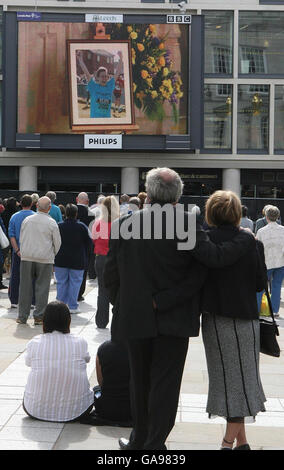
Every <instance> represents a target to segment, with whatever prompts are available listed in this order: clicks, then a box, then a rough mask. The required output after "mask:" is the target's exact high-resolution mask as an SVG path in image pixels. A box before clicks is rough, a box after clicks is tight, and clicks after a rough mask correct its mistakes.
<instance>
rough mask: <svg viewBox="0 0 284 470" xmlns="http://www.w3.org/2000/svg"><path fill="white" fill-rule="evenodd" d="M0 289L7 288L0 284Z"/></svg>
mask: <svg viewBox="0 0 284 470" xmlns="http://www.w3.org/2000/svg"><path fill="white" fill-rule="evenodd" d="M0 289H8V286H4V284H2V283H1V284H0Z"/></svg>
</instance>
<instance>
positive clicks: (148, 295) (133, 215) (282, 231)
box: [0, 168, 284, 450]
mask: <svg viewBox="0 0 284 470" xmlns="http://www.w3.org/2000/svg"><path fill="white" fill-rule="evenodd" d="M145 191H146V192H143V193H139V194H138V195H137V196H135V197H129V196H128V195H126V194H123V195H122V196H121V197H120V201H119V202H118V200H117V198H115V197H114V196H104V195H100V196H99V197H98V199H97V203H96V204H95V205H94V206H91V207H90V206H89V198H88V195H87V194H86V193H80V194H78V196H77V198H76V204H75V203H74V204H73V203H69V204H67V205H66V207H64V206H57V205H56V204H55V201H56V194H55V193H54V192H52V191H49V192H48V193H47V194H46V195H45V196H43V197H37V198H36V195H28V194H25V195H23V196H22V198H21V200H20V201H19V203H17V201H16V200H14V198H10V200H11V201H10V202H9V200H8V201H6V208H8V209H7V213H6V216H4V214H5V212H6V208H4V206H3V210H2V214H1V215H2V220H3V224H2V221H1V218H0V222H1V227H2V230H3V231H4V232H5V231H6V234H7V235H8V236H9V239H10V244H11V249H12V266H11V273H10V283H9V289H8V295H9V299H10V301H11V308H14V307H17V308H18V317H17V320H16V321H17V323H18V324H19V325H24V324H26V322H27V319H28V317H29V315H30V312H31V311H32V312H33V317H34V324H35V325H42V328H43V334H41V335H39V336H36V337H34V338H33V339H32V340H31V341H30V342H29V343H28V346H27V354H26V364H27V365H28V366H29V367H31V372H30V375H29V378H28V383H27V386H26V389H25V395H24V401H23V406H24V409H25V411H26V413H27V414H28V415H29V416H31V417H32V418H34V419H40V420H45V421H56V422H71V421H80V422H81V423H88V424H93V425H101V424H104V425H108V424H111V425H117V426H132V428H133V429H132V432H131V435H130V438H129V440H127V439H124V438H121V439H120V440H119V446H120V448H121V449H123V450H134V449H152V450H163V449H166V445H165V442H166V439H167V437H168V435H169V433H170V432H171V429H172V428H173V426H174V423H175V417H176V413H177V407H178V400H179V393H180V387H181V381H182V375H183V370H184V364H185V359H186V355H187V350H188V344H189V339H190V338H191V337H197V336H199V332H200V326H201V329H202V339H203V343H204V347H205V353H206V360H207V368H208V377H209V390H208V401H207V408H206V410H207V413H208V416H209V418H214V417H216V416H219V417H223V418H225V419H226V422H227V427H226V431H225V435H224V438H223V441H222V443H221V447H220V449H222V450H232V449H233V448H234V449H236V450H250V446H249V444H248V442H247V438H246V432H245V424H246V422H253V421H254V420H255V417H256V415H257V414H258V413H259V412H264V411H265V401H266V398H265V394H264V391H263V387H262V384H261V377H260V373H259V353H260V339H259V329H260V325H259V314H260V303H261V299H262V295H263V292H264V290H265V289H266V287H267V284H268V283H269V285H270V291H271V301H272V306H273V311H274V314H276V315H278V314H279V308H280V296H281V285H282V281H283V278H284V250H283V247H284V227H283V226H282V225H281V221H280V211H279V209H278V208H277V207H275V206H272V205H269V206H265V208H264V209H263V217H262V218H261V219H259V220H257V221H256V223H255V224H254V223H253V222H252V221H251V220H250V219H249V218H248V209H247V208H246V207H244V206H242V205H241V201H240V199H239V197H238V196H237V195H236V194H235V193H233V192H232V191H222V190H220V191H216V192H215V193H213V194H212V195H211V196H210V197H209V198H208V200H207V201H206V205H205V214H204V220H203V218H202V217H201V214H200V209H199V208H198V207H197V206H196V207H195V208H194V209H193V210H192V213H194V214H195V216H196V226H195V227H194V230H195V233H194V235H195V239H196V240H195V245H194V247H191V249H180V246H179V245H180V243H179V242H180V241H181V239H180V235H179V233H180V232H179V231H178V230H177V225H178V223H180V221H182V223H183V229H184V233H185V234H187V235H188V237H189V234H190V231H191V230H192V227H191V226H190V217H189V216H188V215H189V214H188V212H186V211H184V210H183V207H182V206H181V205H177V203H178V201H179V200H180V197H181V196H182V192H183V183H182V181H181V179H180V176H179V175H178V174H177V173H176V172H175V171H173V170H171V169H169V168H156V169H152V170H150V171H149V172H148V173H147V177H146V185H145ZM12 199H13V201H12ZM8 202H9V204H8ZM153 205H155V206H157V205H159V207H160V208H161V217H160V218H158V221H157V220H156V219H155V218H153V217H152V216H153V212H152V208H153ZM165 205H170V207H172V210H173V218H171V224H172V225H173V227H172V228H173V229H174V230H173V232H172V233H174V236H169V232H168V228H169V227H168V220H167V214H166V211H163V208H164V207H165ZM35 206H36V211H35ZM0 210H1V205H0ZM148 214H150V219H147V215H148ZM145 215H146V218H145ZM145 220H151V221H153V224H152V225H151V226H150V227H146V229H147V230H145ZM126 222H127V223H128V227H130V226H131V227H136V228H137V227H139V234H138V235H139V236H137V232H136V234H135V236H122V231H121V228H122V227H123V225H124V224H125V223H126ZM158 224H159V234H158V236H157V232H158V230H157V229H158ZM146 232H147V233H146ZM145 233H146V235H145ZM117 234H119V236H118V237H117ZM1 255H2V258H3V260H4V258H5V253H4V254H3V253H1ZM2 270H3V269H2ZM88 273H89V278H93V279H94V278H97V281H98V297H97V310H96V316H95V322H96V326H97V328H99V329H101V328H102V329H105V328H106V327H107V325H108V324H109V309H110V304H111V305H112V313H113V316H112V321H111V339H110V340H109V341H107V342H105V343H103V344H102V345H101V346H100V347H99V349H98V352H97V357H96V371H97V382H98V385H97V386H96V387H95V388H94V389H91V388H90V385H89V381H88V378H87V369H86V364H87V363H88V362H89V360H90V356H89V353H88V345H87V342H86V341H85V340H84V339H83V338H81V337H79V336H76V335H72V334H71V333H70V324H71V316H72V314H78V313H80V309H79V302H80V301H82V300H83V299H84V297H83V295H84V291H85V288H86V279H87V276H88ZM52 276H54V280H55V283H56V290H57V294H56V301H54V302H50V303H48V296H49V290H50V284H51V279H52ZM1 282H2V281H1ZM4 288H5V286H4ZM200 317H201V322H200ZM235 444H236V445H235ZM234 445H235V447H234Z"/></svg>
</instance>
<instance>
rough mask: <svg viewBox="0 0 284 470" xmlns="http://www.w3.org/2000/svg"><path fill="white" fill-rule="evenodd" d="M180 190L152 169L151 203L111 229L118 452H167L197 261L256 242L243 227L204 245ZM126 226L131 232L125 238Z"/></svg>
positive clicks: (190, 324)
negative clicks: (128, 427)
mask: <svg viewBox="0 0 284 470" xmlns="http://www.w3.org/2000/svg"><path fill="white" fill-rule="evenodd" d="M182 189H183V184H182V181H181V179H180V177H179V175H178V174H177V173H176V172H174V171H173V170H170V169H168V168H163V169H161V168H157V169H153V170H151V171H150V172H148V174H147V179H146V191H147V195H148V203H150V204H149V205H148V206H147V207H146V208H145V209H143V210H142V211H139V212H136V211H135V212H133V213H132V214H131V215H127V216H125V217H122V218H120V219H119V221H116V222H114V223H113V226H112V235H111V240H110V250H109V253H108V255H107V260H106V265H105V272H104V282H105V285H106V287H107V288H108V289H109V293H110V300H111V302H112V303H113V304H114V307H113V320H112V327H111V330H112V338H113V339H114V340H116V339H117V340H124V341H126V343H127V346H128V353H129V360H130V370H131V405H132V415H133V422H134V427H133V430H132V433H131V436H130V440H129V441H128V440H126V439H120V440H119V445H120V447H121V448H122V449H130V450H132V449H155V450H158V449H166V446H165V441H166V439H167V436H168V435H169V433H170V431H171V429H172V428H173V426H174V423H175V417H176V412H177V406H178V399H179V392H180V386H181V380H182V374H183V368H184V363H185V359H186V354H187V349H188V341H189V337H194V336H198V334H199V327H200V320H199V290H200V288H201V286H202V283H203V282H204V280H205V278H206V274H207V268H206V267H205V266H204V265H203V264H201V263H200V262H199V261H197V259H199V260H202V261H203V263H206V264H207V265H208V266H214V267H217V266H224V265H226V264H231V263H233V262H235V261H236V260H237V259H238V258H239V257H240V256H242V255H243V254H244V253H245V252H246V250H248V249H250V248H251V246H252V245H253V243H254V238H253V236H252V235H250V234H248V233H247V232H244V233H241V234H240V235H238V236H236V237H235V239H234V240H232V241H231V242H230V243H225V244H222V245H220V246H217V245H215V244H214V243H212V242H210V241H209V238H208V236H207V234H206V232H204V231H203V230H202V229H201V227H200V226H198V225H196V227H195V216H193V217H194V223H193V226H192V225H191V224H192V222H193V220H192V216H190V215H189V213H187V212H184V211H183V207H182V206H180V205H178V206H176V203H177V201H178V200H179V198H180V196H181V194H182ZM159 210H160V213H159ZM167 210H168V213H167ZM137 227H138V228H139V229H138V232H139V233H138V234H137ZM127 230H128V232H129V230H130V231H131V230H132V232H135V230H136V233H135V234H134V235H132V236H129V233H128V235H127ZM118 235H119V236H118ZM143 235H144V237H143ZM183 235H184V236H185V237H188V238H189V240H188V241H189V242H190V239H191V240H192V237H193V238H194V237H196V245H195V248H194V249H192V248H193V246H194V243H193V244H190V243H189V244H188V243H184V236H183ZM182 241H183V243H184V245H183V246H181V242H182Z"/></svg>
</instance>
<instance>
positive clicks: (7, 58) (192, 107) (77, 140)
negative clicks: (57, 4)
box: [2, 12, 204, 153]
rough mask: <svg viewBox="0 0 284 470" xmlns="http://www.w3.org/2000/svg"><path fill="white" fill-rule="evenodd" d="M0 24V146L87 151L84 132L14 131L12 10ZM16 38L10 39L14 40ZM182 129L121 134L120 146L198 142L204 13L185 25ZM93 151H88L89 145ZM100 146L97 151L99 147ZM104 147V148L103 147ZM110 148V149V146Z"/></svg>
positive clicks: (129, 19)
mask: <svg viewBox="0 0 284 470" xmlns="http://www.w3.org/2000/svg"><path fill="white" fill-rule="evenodd" d="M3 20H4V28H3V120H2V122H3V134H2V135H3V144H2V145H3V147H5V148H6V149H7V150H33V149H34V150H68V151H69V150H71V151H72V150H74V151H78V150H84V151H85V152H88V150H86V149H84V134H80V135H72V134H36V133H31V134H28V133H25V134H19V133H18V132H17V101H18V19H17V12H4V18H3ZM41 21H42V22H60V23H71V22H74V23H78V22H79V23H82V22H85V15H84V14H71V13H70V14H62V13H42V14H41ZM166 21H167V15H142V14H139V15H124V23H125V24H135V23H136V24H147V23H153V24H165V23H166ZM15 39H16V40H15ZM189 44H190V59H189V61H188V64H189V71H188V90H189V93H188V97H189V99H188V105H187V108H188V112H187V116H188V134H179V135H148V134H146V135H142V134H132V135H131V134H129V135H127V134H126V135H123V146H122V150H120V152H121V151H125V152H127V151H131V152H133V151H137V152H140V151H144V150H151V151H153V152H155V151H157V152H158V151H164V152H167V151H170V152H173V151H175V152H178V153H192V152H194V150H195V149H200V148H201V147H202V135H203V87H204V46H203V45H204V16H203V15H193V16H192V22H191V26H190V27H189ZM145 137H147V139H146V138H145ZM92 151H93V152H94V150H92ZM102 151H104V150H100V152H102ZM106 151H108V149H106ZM114 151H116V150H114Z"/></svg>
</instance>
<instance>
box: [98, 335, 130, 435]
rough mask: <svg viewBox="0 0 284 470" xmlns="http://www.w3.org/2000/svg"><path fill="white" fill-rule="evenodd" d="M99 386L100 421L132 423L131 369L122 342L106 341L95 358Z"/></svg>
mask: <svg viewBox="0 0 284 470" xmlns="http://www.w3.org/2000/svg"><path fill="white" fill-rule="evenodd" d="M96 373H97V380H98V384H99V385H98V386H97V387H94V392H95V402H94V406H95V417H96V419H97V424H102V425H103V424H105V425H107V424H109V425H118V426H132V417H131V410H130V390H129V389H130V386H129V383H130V369H129V360H128V353H127V348H126V346H125V345H124V344H123V343H119V342H116V341H112V340H110V341H105V342H104V343H102V344H101V345H100V347H99V348H98V351H97V358H96Z"/></svg>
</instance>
